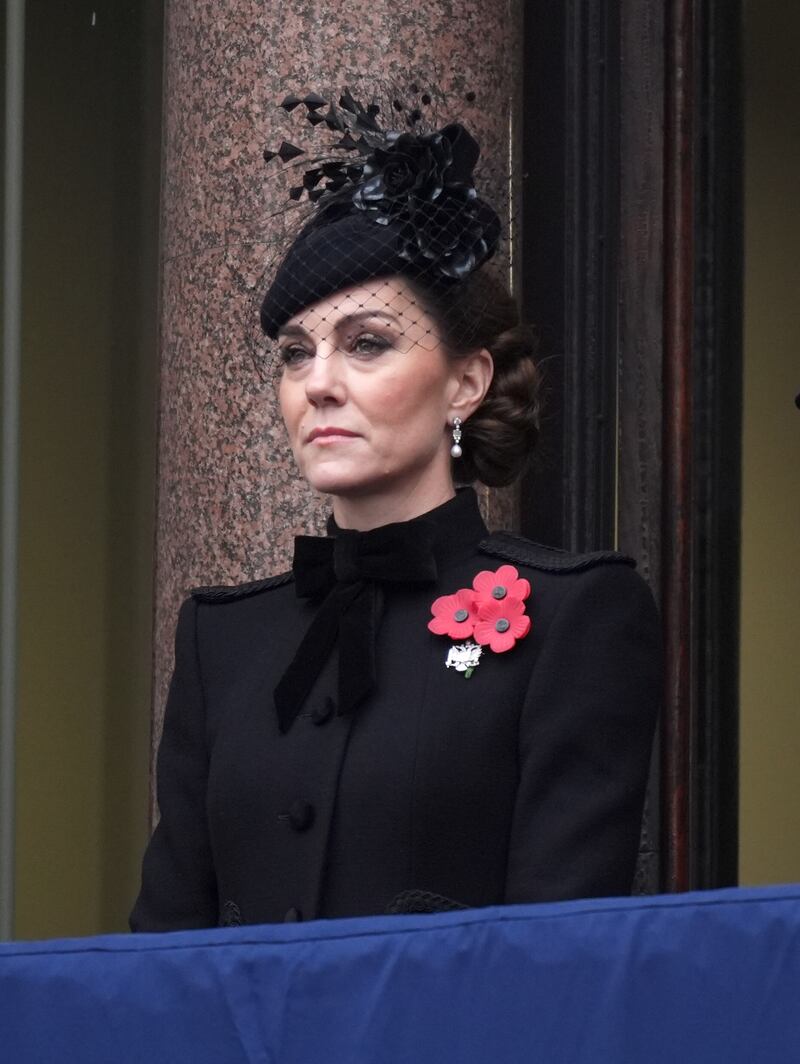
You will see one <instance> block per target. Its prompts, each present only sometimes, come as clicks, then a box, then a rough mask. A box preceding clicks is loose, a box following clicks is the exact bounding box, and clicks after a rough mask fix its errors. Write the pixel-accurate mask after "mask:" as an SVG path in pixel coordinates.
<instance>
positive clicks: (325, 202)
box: [261, 91, 500, 340]
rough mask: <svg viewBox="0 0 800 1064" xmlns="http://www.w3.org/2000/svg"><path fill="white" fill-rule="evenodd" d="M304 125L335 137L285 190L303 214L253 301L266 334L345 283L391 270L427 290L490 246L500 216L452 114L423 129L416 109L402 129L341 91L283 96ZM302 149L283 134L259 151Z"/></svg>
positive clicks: (465, 268)
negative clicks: (481, 186)
mask: <svg viewBox="0 0 800 1064" xmlns="http://www.w3.org/2000/svg"><path fill="white" fill-rule="evenodd" d="M281 106H282V107H283V108H284V109H285V110H287V111H291V110H293V109H294V108H296V107H299V106H302V107H304V108H305V111H306V118H307V120H308V121H309V122H310V124H311V125H312V126H315V127H316V126H319V125H323V124H324V126H325V128H326V129H327V130H328V131H330V132H332V133H335V134H336V135H337V137H338V139H336V140H335V142H334V143H333V144H332V145H330V147H329V151H328V154H323V155H320V156H319V157H315V158H313V159H311V160H310V162H311V166H310V167H309V168H308V169H306V170H305V172H304V173H303V175H302V178H301V183H300V184H299V185H297V186H295V187H294V188H292V189H291V190H290V192H289V196H290V199H291V200H293V201H296V202H298V203H299V202H300V201H301V200H303V198H305V199H306V200H307V201H308V202H309V203H310V204H311V214H310V217H309V218H308V219H307V220H306V222H305V224H304V226H303V227H302V229H301V230H300V232H299V233H298V235H297V237H296V238H295V240H294V241H293V243H292V245H291V246H290V248H289V250H288V252H287V253H286V255H285V257H284V258H283V261H282V262H281V264H280V266H279V267H278V270H277V273H276V274H275V278H274V280H273V282H272V284H271V285H270V287H269V289H268V291H267V293H266V296H265V297H264V301H263V303H262V306H261V325H262V328H263V329H264V332H265V333H266V334H267V335H268V336H269V337H271V338H272V339H273V340H274V339H275V338H276V336H277V334H278V330H279V329H280V328H281V326H282V325H284V324H285V323H286V322H287V321H288V320H289V319H290V318H292V317H293V316H294V315H295V314H297V313H298V312H299V311H300V310H302V309H303V308H304V307H306V306H309V305H310V304H311V303H315V302H317V301H318V300H321V299H325V298H327V297H328V296H330V295H332V294H333V293H334V292H336V291H338V290H340V289H342V288H347V287H349V286H352V285H358V284H363V283H365V282H367V281H369V280H372V279H374V278H379V277H385V276H390V275H395V274H400V275H402V276H405V277H408V278H409V279H410V280H412V281H415V282H417V283H418V284H420V285H421V286H423V287H425V288H428V289H437V290H442V289H445V290H446V289H448V288H453V287H455V286H457V285H458V284H459V283H460V282H463V281H464V280H465V279H466V278H467V277H469V276H470V275H471V274H472V273H473V272H474V271H475V270H476V269H477V268H478V267H479V266H481V265H482V264H483V263H484V262H486V260H487V259H489V258H490V257H491V256H492V255H493V254H494V252H495V250H496V248H497V245H498V242H499V239H500V219H499V218H498V216H497V214H496V212H495V211H494V210H493V208H492V207H491V206H490V205H489V204H488V203H486V202H485V201H484V200H482V199H481V198H480V197H479V196H478V193H477V191H476V189H475V184H474V177H473V171H474V169H475V165H476V163H477V161H478V157H479V155H480V149H479V147H478V143H477V141H476V140H475V138H474V137H473V136H472V135H471V134H470V133H469V132H468V131H467V129H466V128H465V127H464V126H463V125H461V124H459V123H455V122H454V123H450V124H448V125H446V126H444V128H442V129H441V130H435V131H432V132H422V131H420V128H419V123H420V117H421V116H420V112H419V111H413V112H411V113H410V114H405V109H404V108H403V107H402V105H400V104H399V103H398V102H397V101H395V102H394V106H393V111H394V112H395V114H396V115H397V114H405V118H406V126H407V128H406V129H405V130H403V131H399V130H395V129H384V128H383V127H382V126H381V124H380V121H379V116H380V107H379V106H378V105H377V104H374V103H373V104H370V105H369V106H367V107H364V106H363V105H362V104H361V103H359V102H358V101H357V100H355V99H354V98H353V96H352V95H351V93H350V92H349V91H345V92H344V93H343V94H342V96H341V97H340V99H339V103H338V105H335V104H333V103H331V102H329V101H327V100H325V99H324V98H323V97H321V96H319V95H316V94H310V95H308V96H306V97H302V98H301V97H298V96H288V97H286V99H285V100H284V101H283V103H282V104H281ZM305 154H306V153H305V151H304V150H303V149H301V148H298V147H297V146H295V145H294V144H291V143H289V142H288V141H284V142H283V143H282V144H281V146H280V148H279V149H278V150H277V151H269V150H268V151H265V152H264V158H265V160H266V161H267V162H271V161H272V160H274V159H279V160H280V161H281V162H283V163H292V164H293V165H294V160H296V159H298V158H299V157H300V156H302V155H305Z"/></svg>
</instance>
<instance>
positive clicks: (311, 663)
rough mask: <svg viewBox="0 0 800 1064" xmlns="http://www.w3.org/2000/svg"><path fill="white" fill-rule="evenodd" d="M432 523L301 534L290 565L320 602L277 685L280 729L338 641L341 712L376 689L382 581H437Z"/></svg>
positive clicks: (303, 588)
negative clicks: (322, 534)
mask: <svg viewBox="0 0 800 1064" xmlns="http://www.w3.org/2000/svg"><path fill="white" fill-rule="evenodd" d="M434 535H435V529H434V526H433V525H431V524H428V523H426V522H424V521H413V522H408V523H404V524H394V525H384V526H383V527H382V528H375V529H372V530H371V531H369V532H354V531H351V530H349V529H342V530H338V531H337V532H336V535H334V536H330V537H318V536H297V537H296V538H295V552H294V561H293V563H292V569H293V571H294V576H295V585H296V588H297V594H298V596H299V597H300V598H308V599H312V600H314V599H319V600H321V604H320V607H319V609H318V611H317V614H316V616H315V617H314V619H313V620H312V622H311V625H310V626H309V629H308V631H307V632H306V634H305V636H304V637H303V640H302V642H301V643H300V646H299V647H298V649H297V653H296V654H295V656H294V659H293V660H292V662H291V664H290V665H289V667H288V668H287V670H286V672H285V673H284V674H283V676H282V678H281V680H280V682H279V683H278V685H277V687H276V688H275V708H276V709H277V711H278V723H279V726H280V729H281V731H282V732H286V731H288V730H289V728H290V727H291V726H292V724H293V723H294V720H295V718H296V717H297V715H298V713H299V712H300V710H301V709H302V706H303V703H304V702H305V700H306V698H307V697H308V695H309V693H310V691H311V688H312V687H313V686H314V683H315V682H316V679H317V677H318V676H319V674H320V672H321V671H322V668H323V667H324V665H325V662H326V661H327V660H328V658H329V657H330V654H331V651H332V650H333V648H334V646H335V644H336V642H337V641H338V643H339V713H350V712H352V710H354V709H355V708H356V707H357V706H358V705H359V704H360V703H361V702H362V701H363V700H364V699H365V698H366V696H367V695H368V694H369V693H370V692H371V691H372V690H373V688H374V687H375V681H376V666H375V642H376V637H377V634H378V628H379V626H380V620H381V614H382V606H383V595H382V592H381V586H382V585H384V584H392V583H405V584H408V583H412V584H420V583H432V582H434V581H435V580H436V575H437V569H436V558H435V557H434V554H433V541H434Z"/></svg>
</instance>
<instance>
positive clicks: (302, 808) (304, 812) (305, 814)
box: [289, 798, 314, 831]
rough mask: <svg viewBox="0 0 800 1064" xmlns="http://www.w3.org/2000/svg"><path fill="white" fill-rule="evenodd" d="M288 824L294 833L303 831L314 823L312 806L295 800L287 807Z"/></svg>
mask: <svg viewBox="0 0 800 1064" xmlns="http://www.w3.org/2000/svg"><path fill="white" fill-rule="evenodd" d="M289 823H290V824H291V825H292V827H293V828H294V830H295V831H305V830H306V829H307V828H310V827H311V825H312V824H313V823H314V806H313V805H312V804H311V803H310V802H304V801H303V799H302V798H296V799H295V801H293V802H292V804H291V805H290V806H289Z"/></svg>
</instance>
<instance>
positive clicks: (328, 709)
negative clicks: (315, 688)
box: [311, 698, 336, 724]
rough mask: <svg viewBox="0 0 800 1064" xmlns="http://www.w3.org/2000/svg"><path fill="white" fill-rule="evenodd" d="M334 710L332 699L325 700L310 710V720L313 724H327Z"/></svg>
mask: <svg viewBox="0 0 800 1064" xmlns="http://www.w3.org/2000/svg"><path fill="white" fill-rule="evenodd" d="M335 709H336V706H335V705H334V702H333V699H332V698H326V699H325V701H324V702H322V703H321V704H320V705H318V706H314V708H313V709H312V710H311V719H312V720H313V721H314V723H315V724H327V723H328V721H329V720H330V719H331V717H332V716H333V711H334V710H335Z"/></svg>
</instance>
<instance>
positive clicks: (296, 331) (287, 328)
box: [278, 325, 308, 339]
mask: <svg viewBox="0 0 800 1064" xmlns="http://www.w3.org/2000/svg"><path fill="white" fill-rule="evenodd" d="M282 336H308V332H307V331H306V330H305V329H304V328H303V326H302V325H282V326H281V327H280V329H278V339H280V338H281V337H282Z"/></svg>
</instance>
